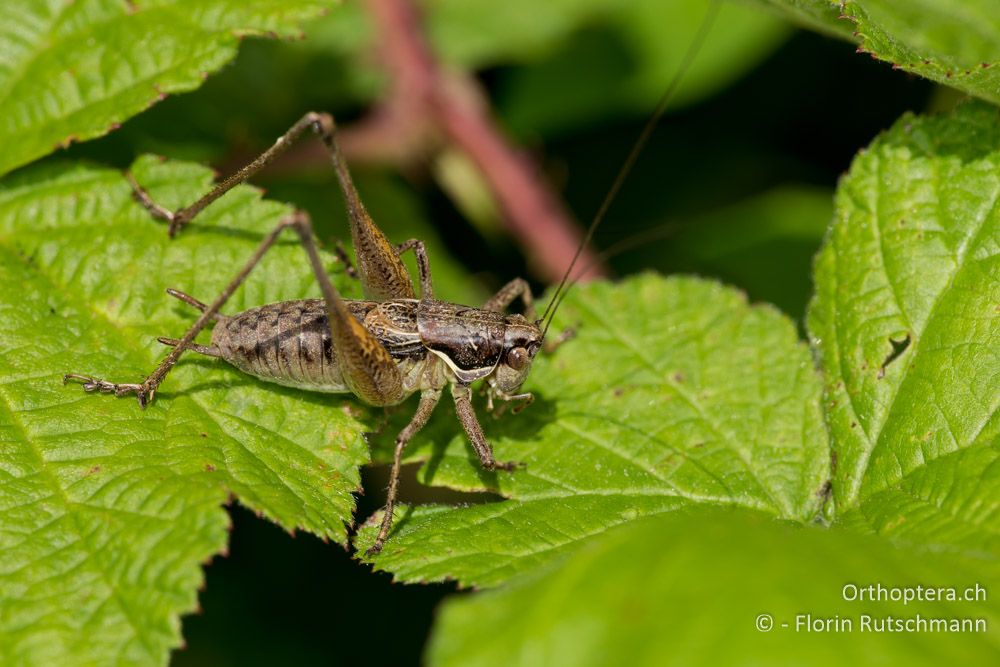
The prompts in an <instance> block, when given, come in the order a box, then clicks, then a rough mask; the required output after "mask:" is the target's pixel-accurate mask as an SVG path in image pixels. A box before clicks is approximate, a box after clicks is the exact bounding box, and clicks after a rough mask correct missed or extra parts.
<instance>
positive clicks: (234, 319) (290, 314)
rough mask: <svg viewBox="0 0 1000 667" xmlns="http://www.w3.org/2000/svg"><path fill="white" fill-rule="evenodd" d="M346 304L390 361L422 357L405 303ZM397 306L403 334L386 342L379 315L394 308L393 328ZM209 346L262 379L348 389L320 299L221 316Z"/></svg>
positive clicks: (322, 388)
mask: <svg viewBox="0 0 1000 667" xmlns="http://www.w3.org/2000/svg"><path fill="white" fill-rule="evenodd" d="M347 306H348V308H350V310H351V312H352V313H353V314H354V316H355V317H356V318H358V320H360V321H361V322H362V323H363V324H365V325H366V327H368V328H369V330H372V329H373V328H374V329H376V330H375V331H373V333H375V334H376V335H377V336H379V338H380V339H382V340H383V344H385V345H386V347H387V349H389V350H390V352H391V353H392V354H393V356H394V357H398V358H401V359H405V358H418V357H420V356H421V355H422V354H423V348H422V346H420V345H419V338H418V336H417V334H416V330H415V324H414V330H413V333H412V336H411V335H409V332H407V331H406V329H407V328H408V327H406V326H405V324H406V320H407V319H408V317H407V315H406V312H405V310H406V306H405V305H403V306H400V305H395V304H393V303H376V302H372V301H348V302H347ZM401 308H402V311H403V312H402V320H403V322H402V324H403V327H402V329H403V330H402V331H399V330H396V329H395V328H394V329H393V330H392V331H390V332H389V340H385V339H384V338H383V336H384V335H385V334H386V332H384V331H378V329H379V328H380V327H379V324H380V323H381V322H383V321H385V320H386V318H385V316H384V315H385V314H384V313H382V311H383V310H390V309H392V310H390V312H389V314H390V315H391V317H392V323H393V326H394V327H396V326H398V325H399V323H398V320H399V319H400V309H401ZM370 325H373V326H370ZM392 334H395V336H393V335H392ZM212 346H213V347H214V348H216V349H217V350H218V354H219V356H220V357H222V358H223V359H225V360H226V361H228V362H229V363H231V364H232V365H233V366H235V367H236V368H238V369H240V370H241V371H243V372H245V373H250V374H251V375H256V376H257V377H260V378H262V379H264V380H270V381H271V382H276V383H278V384H283V385H287V386H290V387H299V388H301V389H310V390H312V391H329V392H346V391H349V390H348V388H347V386H346V385H345V384H344V379H343V377H342V375H341V373H340V368H339V367H338V365H337V358H336V355H335V354H334V350H333V343H332V341H331V339H330V328H329V326H328V325H327V319H326V307H325V306H324V304H323V301H322V299H302V300H299V301H282V302H280V303H271V304H268V305H266V306H260V307H258V308H251V309H250V310H246V311H243V312H242V313H239V314H237V315H232V316H229V317H224V318H221V319H220V321H219V322H218V323H217V324H216V325H215V328H214V329H213V330H212Z"/></svg>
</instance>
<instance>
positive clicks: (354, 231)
mask: <svg viewBox="0 0 1000 667" xmlns="http://www.w3.org/2000/svg"><path fill="white" fill-rule="evenodd" d="M309 129H312V130H313V131H314V132H316V134H317V135H318V136H319V137H320V139H321V140H322V141H323V144H324V145H325V146H326V149H327V151H328V153H329V155H330V159H331V161H332V163H333V167H334V169H335V170H336V173H337V178H338V180H339V181H340V186H341V188H342V190H343V192H344V198H345V200H346V202H347V211H348V217H349V219H350V226H351V238H352V241H353V244H354V249H355V253H356V256H357V268H356V269H355V267H354V266H352V265H351V263H350V260H349V259H348V258H347V256H346V253H344V251H343V250H342V249H340V248H339V246H338V255H339V256H340V258H341V260H342V261H344V262H345V264H346V266H347V267H348V273H349V274H350V275H352V276H354V277H356V278H358V279H359V280H360V281H361V288H362V291H363V293H364V295H365V297H366V300H363V301H353V300H346V299H343V298H342V297H341V296H340V294H339V293H338V292H337V290H336V288H334V286H333V284H332V283H331V282H330V278H329V276H328V275H327V274H326V272H325V270H324V268H323V265H322V263H321V261H320V258H319V253H318V251H317V248H316V241H315V239H314V236H313V231H312V223H311V221H310V219H309V216H308V215H307V214H306V213H305V212H303V211H295V212H293V213H291V214H290V215H288V216H287V217H285V218H283V219H282V220H280V221H279V222H278V225H277V226H276V227H275V228H274V230H273V231H271V233H270V234H268V235H267V236H266V237H265V238H264V240H263V241H262V242H261V244H260V245H259V246H258V247H257V250H256V251H255V252H254V254H253V256H252V257H251V258H250V260H249V261H248V262H247V263H246V265H245V266H244V267H243V268H242V269H241V270H240V271H239V273H238V274H237V275H236V277H235V278H233V280H232V281H231V282H230V283H229V284H228V285H227V286H226V288H225V289H224V290H223V291H222V293H221V294H220V295H219V296H218V298H216V299H215V301H213V302H212V303H211V304H209V305H205V304H203V303H201V302H200V301H198V300H197V299H195V298H193V297H191V296H188V295H187V294H184V293H183V292H180V291H178V290H175V289H168V290H167V292H168V294H170V295H171V296H174V297H177V298H178V299H180V300H182V301H184V302H185V303H188V304H190V305H192V306H194V307H195V308H197V309H198V310H200V311H201V316H200V317H199V318H198V319H197V320H196V321H195V323H194V324H193V325H192V326H191V328H190V329H188V331H187V333H185V334H184V336H183V338H181V339H179V340H178V339H172V338H160V339H159V340H160V342H162V343H164V344H166V345H171V346H173V350H171V351H170V354H169V355H168V356H167V357H166V358H165V359H164V360H163V361H162V362H161V363H160V365H159V366H157V368H156V369H155V370H154V371H153V372H152V373H151V374H150V375H149V376H148V377H147V378H146V379H145V380H144V381H143V382H142V383H139V384H132V383H116V382H108V381H105V380H102V379H99V378H95V377H91V376H88V375H80V374H77V373H70V374H67V375H66V376H65V378H64V379H65V380H79V381H81V382H83V388H84V389H85V390H86V391H100V392H105V393H113V394H115V395H116V396H124V395H127V394H135V395H136V397H137V398H138V400H139V405H141V406H142V407H145V406H146V405H148V404H149V403H150V402H151V401H152V400H153V398H154V396H155V395H156V389H157V387H159V386H160V383H161V382H163V379H164V378H165V377H166V375H167V373H169V372H170V369H171V368H173V366H174V364H176V363H177V360H178V359H179V358H180V356H181V354H182V353H183V352H184V351H186V350H193V351H195V352H199V353H201V354H205V355H208V356H212V357H220V358H222V359H224V360H226V361H228V362H229V363H230V364H232V365H233V366H235V367H236V368H238V369H240V370H241V371H243V372H245V373H249V374H251V375H255V376H257V377H259V378H261V379H263V380H267V381H270V382H276V383H278V384H282V385H287V386H291V387H298V388H302V389H308V390H311V391H321V392H335V393H340V392H345V393H346V392H349V393H352V394H354V395H356V396H357V397H358V398H360V399H361V400H363V401H364V402H365V403H368V404H369V405H374V406H390V405H396V404H398V403H400V402H402V401H403V400H405V399H406V398H407V397H409V396H410V395H411V394H414V393H416V392H419V393H420V403H419V405H418V406H417V411H416V413H415V414H414V415H413V418H412V419H411V420H410V423H409V424H408V425H407V426H406V427H405V428H404V429H403V430H402V431H401V432H400V433H399V435H398V436H396V447H395V454H394V456H393V463H392V472H391V475H390V478H389V489H388V497H387V500H386V506H385V513H384V515H383V518H382V524H381V527H380V529H379V533H378V537H377V538H376V540H375V543H374V544H373V545H372V547H371V548H370V549H369V550H368V553H369V554H373V553H378V552H379V551H381V549H382V546H383V544H384V543H385V540H386V538H387V537H388V534H389V529H390V527H391V525H392V516H393V509H394V507H395V504H396V496H397V487H398V484H399V470H400V462H401V459H402V454H403V450H404V448H405V447H406V444H407V443H408V442H409V441H410V439H411V438H412V437H413V436H414V434H416V433H417V431H419V430H420V429H421V428H422V427H423V426H424V424H426V423H427V420H428V419H429V418H430V416H431V412H433V410H434V407H435V406H436V405H437V403H438V401H439V400H440V399H441V395H442V393H443V391H444V388H445V387H446V386H450V388H451V395H452V397H453V398H454V401H455V411H456V412H457V414H458V418H459V421H460V422H461V423H462V428H463V429H464V430H465V433H466V435H467V436H468V438H469V441H470V442H471V443H472V448H473V449H474V450H475V452H476V454H477V455H478V457H479V460H480V462H481V463H482V465H483V467H484V468H486V469H487V470H512V469H513V468H515V467H517V465H518V464H517V463H514V462H500V461H497V460H496V459H495V458H494V456H493V448H492V447H491V446H490V443H489V441H488V440H487V439H486V436H485V435H483V429H482V427H481V426H480V425H479V421H478V420H477V418H476V413H475V411H474V410H473V408H472V402H471V396H472V391H471V389H470V385H471V384H472V383H473V382H475V381H477V380H484V379H485V381H486V391H487V396H488V401H489V405H490V406H491V407H492V404H493V401H494V400H498V399H499V400H502V401H515V400H516V401H521V403H520V405H518V407H517V408H516V409H515V411H516V410H517V409H520V408H523V407H525V406H526V405H527V404H528V403H530V402H531V400H532V395H531V394H530V393H517V391H518V389H519V388H520V386H521V384H522V383H523V382H524V380H525V378H526V377H527V376H528V372H529V371H530V370H531V362H532V360H533V359H534V358H535V355H536V354H537V353H538V351H539V349H541V348H542V346H543V343H544V342H545V329H544V328H543V326H542V325H543V321H542V320H540V319H536V315H535V308H534V299H533V298H532V295H531V290H530V288H529V286H528V283H527V282H526V281H524V280H523V279H521V278H515V279H514V280H512V281H510V282H509V283H507V284H506V285H505V286H504V287H503V288H502V289H501V290H500V291H499V292H497V293H496V294H495V295H494V296H493V297H492V298H491V299H489V300H488V301H487V302H486V303H485V304H483V306H482V307H481V308H472V307H469V306H463V305H459V304H454V303H447V302H444V301H438V300H436V299H434V290H433V285H432V282H431V269H430V264H429V262H428V259H427V253H426V251H425V249H424V244H423V242H422V241H419V240H416V239H411V240H409V241H406V242H405V243H402V244H400V245H398V246H397V245H393V244H392V243H390V242H389V240H388V239H386V237H385V235H384V234H383V233H382V231H381V230H379V228H378V227H377V226H376V225H375V223H374V221H373V220H372V219H371V216H369V215H368V212H367V211H366V210H365V207H364V204H363V203H362V202H361V198H360V197H359V196H358V192H357V190H356V189H355V187H354V182H353V181H352V179H351V175H350V172H349V171H348V168H347V165H346V163H345V162H344V159H343V157H342V155H341V153H340V149H339V148H338V146H337V140H336V136H335V125H334V121H333V118H332V117H331V116H329V115H328V114H322V113H308V114H306V115H305V116H303V117H302V119H301V120H299V121H298V122H297V123H296V124H295V125H293V126H292V128H291V129H290V130H289V131H288V132H286V133H285V134H284V135H283V136H282V137H280V138H279V139H278V141H277V142H275V144H274V145H273V146H271V148H269V149H268V150H267V151H265V152H264V153H263V154H262V155H261V156H260V157H258V158H257V159H256V160H254V161H253V162H251V163H250V164H249V165H247V166H246V167H244V168H243V169H241V170H240V171H238V172H237V173H236V174H234V175H232V176H230V177H229V178H227V179H226V180H225V181H223V182H221V183H219V184H218V185H217V186H216V187H215V188H213V189H212V190H211V191H210V192H209V193H207V194H206V195H204V196H203V197H201V198H200V199H199V200H198V201H196V202H194V203H193V204H191V205H190V206H186V207H184V208H181V209H179V210H177V211H169V210H167V209H165V208H163V207H161V206H159V205H158V204H156V203H155V202H154V201H153V200H152V199H151V198H150V197H149V195H148V194H147V193H146V191H145V190H144V189H143V188H142V187H141V186H140V185H139V184H138V183H136V182H135V181H134V179H132V178H131V176H130V177H129V179H130V181H131V182H132V186H133V188H134V190H135V195H136V199H137V200H138V201H139V202H140V203H141V204H142V205H143V206H144V207H145V208H146V209H148V210H149V211H150V213H151V214H152V215H153V216H155V217H156V218H159V219H162V220H165V221H167V222H168V223H169V234H170V236H171V237H173V236H174V235H176V234H177V233H178V232H179V231H180V230H181V229H183V227H184V226H185V225H187V224H188V223H189V222H191V220H193V219H194V218H195V216H197V215H198V214H199V213H200V212H201V211H202V210H203V209H204V208H205V207H206V206H208V205H209V204H210V203H212V202H213V201H215V200H216V199H218V198H219V197H221V196H222V195H224V194H225V193H226V192H228V191H229V190H230V189H232V188H233V187H235V186H236V185H237V184H239V183H242V182H244V181H246V180H247V179H248V178H250V177H251V176H253V174H255V173H256V172H258V171H259V170H260V169H261V168H263V167H264V166H265V165H267V164H268V163H270V162H271V161H272V160H274V159H275V158H276V157H277V156H278V155H280V154H281V153H282V152H283V151H284V150H285V149H286V148H287V147H288V146H289V145H291V144H292V143H293V142H294V141H295V140H296V139H297V138H298V137H299V136H300V135H302V133H303V132H305V131H307V130H309ZM286 228H291V229H294V230H295V232H296V233H297V234H298V236H299V239H300V240H301V242H302V246H303V248H304V249H305V251H306V255H307V256H308V258H309V262H310V264H311V265H312V269H313V273H314V274H315V277H316V280H317V281H318V282H319V285H320V288H321V290H322V293H323V298H322V299H302V300H297V301H285V302H281V303H273V304H268V305H265V306H260V307H258V308H251V309H249V310H246V311H244V312H242V313H238V314H236V315H223V314H222V313H220V312H219V311H220V309H221V308H222V306H223V305H224V304H225V303H226V301H227V300H228V299H229V297H230V296H232V294H233V292H235V291H236V288H237V287H239V285H240V284H241V283H242V282H243V281H244V280H245V279H246V277H247V275H248V274H249V273H250V272H251V271H252V270H253V268H254V267H255V266H257V264H258V262H260V260H261V258H262V257H263V256H264V254H265V253H266V252H267V250H268V249H269V248H270V247H271V246H272V245H273V244H274V242H275V240H276V239H277V238H278V236H279V235H280V234H281V232H282V231H283V230H284V229H286ZM408 250H412V251H413V252H414V253H415V254H416V257H417V266H418V267H419V273H420V298H417V295H416V291H415V288H414V285H413V282H412V281H411V279H410V276H409V274H408V272H407V269H406V266H405V265H404V264H403V262H402V260H401V259H400V256H401V255H402V253H404V252H406V251H408ZM518 298H520V299H521V301H522V303H523V305H524V313H523V314H512V315H505V314H504V310H506V309H507V307H508V306H510V304H511V303H513V302H514V301H515V300H516V299H518ZM211 321H215V322H216V324H215V327H214V328H213V329H212V342H211V345H207V346H205V345H198V344H196V343H194V342H193V341H194V339H195V337H196V336H197V335H198V333H199V332H200V331H201V330H202V329H204V328H205V326H206V325H207V324H208V323H209V322H211ZM562 338H564V337H560V339H558V340H561V339H562ZM558 340H557V341H555V342H556V343H558ZM547 347H549V348H551V347H553V345H551V344H550V345H548V346H547Z"/></svg>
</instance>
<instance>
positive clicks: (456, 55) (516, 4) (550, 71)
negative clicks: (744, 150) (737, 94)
mask: <svg viewBox="0 0 1000 667" xmlns="http://www.w3.org/2000/svg"><path fill="white" fill-rule="evenodd" d="M419 4H421V6H422V7H421V8H422V10H423V11H422V13H421V17H422V19H423V21H424V25H425V30H426V34H427V37H428V40H429V42H430V43H431V46H432V48H433V50H434V52H435V54H436V55H437V56H438V57H439V58H440V59H441V61H442V62H444V63H445V64H448V65H450V66H453V67H458V68H461V69H466V70H468V69H489V68H501V67H503V66H507V65H513V66H514V67H511V68H506V69H502V70H500V71H499V72H498V79H499V80H498V84H499V85H498V88H499V91H498V93H497V96H496V97H497V104H498V106H499V111H500V114H499V115H500V116H501V117H503V119H504V122H505V125H506V126H507V127H508V128H510V129H512V130H514V131H515V132H517V133H522V134H531V135H532V136H537V134H538V133H545V132H549V131H566V130H567V129H569V127H570V126H571V125H580V124H583V123H588V122H593V121H594V120H595V119H598V118H602V117H606V116H608V115H609V114H611V113H614V112H620V111H626V112H635V111H642V112H643V113H645V112H648V110H649V109H650V108H652V106H654V105H655V103H656V100H657V99H659V96H660V95H661V94H662V93H663V89H664V88H665V87H666V86H667V82H668V81H669V80H670V79H671V78H672V77H673V75H674V74H675V73H676V71H677V68H678V66H679V65H680V61H681V59H682V57H683V55H684V53H685V52H686V50H687V49H688V47H689V45H690V44H691V42H692V40H693V39H694V36H695V34H696V33H697V31H698V28H699V27H700V25H701V23H702V21H703V19H704V17H705V14H706V11H707V9H708V3H706V2H705V0H673V1H671V2H663V1H662V0H631V1H630V2H621V0H549V1H548V2H541V3H540V2H535V1H533V0H506V1H505V2H496V1H495V0H424V1H423V2H421V3H419ZM307 31H308V34H309V37H310V38H309V39H308V40H306V41H305V42H303V43H301V44H300V45H296V48H300V49H302V50H305V51H309V52H311V53H313V54H316V55H318V56H326V57H332V58H334V59H337V60H339V61H341V63H342V59H345V58H346V59H349V62H350V64H349V65H348V66H344V65H343V64H340V65H334V64H332V63H325V64H326V65H327V68H328V69H334V70H335V71H336V72H337V74H338V81H339V83H340V85H339V86H338V90H337V91H336V93H335V94H337V95H345V90H349V91H350V93H349V95H350V96H351V97H353V98H354V99H355V100H357V99H371V98H373V97H374V96H376V95H377V93H378V91H379V90H380V86H379V85H378V84H379V82H381V83H384V82H385V77H384V73H383V72H381V71H377V68H376V66H375V64H374V63H373V61H372V59H371V57H370V53H371V49H372V48H373V47H374V46H375V40H376V37H377V34H376V31H375V29H374V27H373V26H372V25H371V22H370V20H369V17H368V16H366V15H365V12H364V10H363V7H361V6H359V5H352V4H348V5H347V6H345V7H344V8H343V9H342V10H338V11H336V12H333V13H331V14H330V15H329V16H328V17H325V18H323V19H321V20H319V21H316V22H314V23H312V24H311V25H310V26H308V29H307ZM788 32H789V31H788V29H787V28H786V27H785V26H784V25H783V24H782V22H781V21H779V20H775V19H774V18H773V17H771V16H768V15H767V14H766V13H764V12H760V11H757V10H756V9H754V8H752V7H750V8H748V7H743V6H740V5H739V4H738V3H731V2H723V3H722V7H721V10H720V13H719V17H718V19H717V20H716V22H715V25H714V26H713V28H712V30H711V33H710V34H709V35H708V38H707V40H706V42H705V44H704V46H703V47H702V48H701V49H700V53H699V54H698V57H697V58H696V60H695V62H694V63H692V65H691V68H690V70H689V71H688V73H687V75H686V76H685V77H684V80H683V81H682V82H681V84H680V87H679V89H678V91H677V94H676V96H675V104H676V105H680V104H688V103H691V102H694V101H696V100H698V99H701V98H703V97H705V96H707V95H710V94H712V93H714V92H716V91H718V90H721V89H723V88H724V87H725V86H726V85H728V84H729V83H731V82H733V81H734V80H736V79H738V78H739V77H740V76H742V75H743V74H745V73H746V72H749V71H750V70H752V69H753V67H754V66H755V65H756V64H757V63H759V62H761V61H762V60H763V59H764V58H766V57H767V56H768V55H769V54H771V53H772V52H773V51H774V50H775V49H776V48H777V47H778V46H780V44H781V43H782V42H783V41H784V39H785V37H786V36H787V35H788ZM265 48H267V46H266V45H265ZM268 50H269V51H277V49H273V48H269V49H268ZM272 57H275V58H280V57H281V55H280V54H278V53H274V54H273V56H272ZM526 64H531V67H517V66H518V65H526ZM260 66H261V67H268V65H267V63H262V64H261V65H260ZM300 71H301V70H300ZM301 72H302V74H303V83H304V84H308V83H309V82H310V79H308V78H306V75H308V74H310V72H306V71H301ZM248 83H250V85H254V83H253V82H248ZM257 85H259V84H257ZM237 94H240V93H239V91H237ZM553 100H558V103H553ZM222 101H223V102H225V100H222Z"/></svg>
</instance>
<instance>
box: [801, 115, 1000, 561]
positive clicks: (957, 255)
mask: <svg viewBox="0 0 1000 667" xmlns="http://www.w3.org/2000/svg"><path fill="white" fill-rule="evenodd" d="M998 202H1000V114H998V112H997V110H996V109H995V108H993V107H989V106H987V105H985V104H981V103H977V104H968V105H965V106H963V107H962V108H960V109H959V110H958V111H956V112H955V113H954V114H953V115H951V116H947V117H927V118H921V117H914V116H904V117H903V118H902V119H901V120H900V121H899V122H898V123H896V125H895V126H894V127H893V128H892V129H891V130H889V131H888V132H887V133H885V134H884V135H883V136H881V137H880V138H879V139H878V140H876V141H875V142H874V143H873V144H872V145H871V146H870V147H869V148H868V149H867V150H865V151H863V152H862V153H861V154H860V155H859V156H858V157H857V159H856V160H855V161H854V164H853V166H852V167H851V170H850V173H849V174H848V176H847V177H846V178H845V179H844V180H843V182H842V183H841V185H840V188H839V190H838V193H837V204H836V207H837V214H836V220H835V222H834V224H833V227H832V229H831V230H830V232H829V236H828V238H827V240H826V242H825V247H824V248H823V250H822V252H821V253H820V255H819V257H818V259H817V261H816V269H815V282H816V289H817V294H816V297H815V300H814V302H813V304H812V305H811V307H810V312H809V330H810V333H811V335H812V336H813V338H814V339H815V340H814V344H815V346H816V348H817V350H818V352H819V357H820V361H821V364H822V369H823V372H824V375H825V384H826V406H827V422H828V424H829V428H830V433H831V438H832V445H833V448H834V451H835V453H836V466H835V471H834V476H833V482H834V487H833V490H834V497H835V499H836V504H837V509H838V512H839V513H840V514H842V515H844V516H843V518H844V520H845V521H849V522H858V523H863V524H866V525H870V526H871V527H873V528H874V529H875V530H878V531H879V532H882V533H886V534H891V535H894V536H896V537H898V538H901V539H906V540H912V541H916V542H924V541H931V542H936V543H940V544H949V545H952V546H954V547H957V548H961V549H967V550H971V551H982V552H987V553H990V554H993V555H996V554H1000V512H998V509H1000V416H998V412H997V408H998V406H1000V355H998V354H997V350H998V349H1000V315H998V313H1000V305H998V304H1000V253H998V248H1000V203H998Z"/></svg>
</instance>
